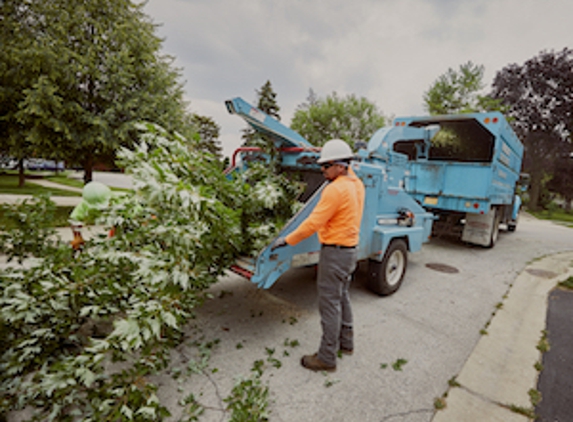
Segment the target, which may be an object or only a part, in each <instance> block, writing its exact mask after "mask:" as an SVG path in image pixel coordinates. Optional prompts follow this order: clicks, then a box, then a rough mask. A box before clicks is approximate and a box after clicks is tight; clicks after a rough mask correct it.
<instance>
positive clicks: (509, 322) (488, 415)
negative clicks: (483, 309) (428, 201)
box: [432, 252, 573, 422]
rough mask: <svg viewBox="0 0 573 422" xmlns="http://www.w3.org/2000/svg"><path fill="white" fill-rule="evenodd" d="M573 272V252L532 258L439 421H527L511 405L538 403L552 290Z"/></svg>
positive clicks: (525, 406) (439, 414)
mask: <svg viewBox="0 0 573 422" xmlns="http://www.w3.org/2000/svg"><path fill="white" fill-rule="evenodd" d="M569 276H573V253H572V252H566V253H560V254H556V255H552V256H548V257H544V258H542V259H540V260H536V261H534V262H532V263H530V264H529V265H528V266H527V267H526V268H525V269H524V271H523V272H521V274H520V275H519V276H518V277H517V278H516V280H515V282H514V283H513V285H512V286H511V288H510V290H509V292H508V294H507V296H506V299H505V300H504V302H503V303H502V304H501V305H500V309H499V310H498V311H497V312H495V314H494V316H493V317H492V320H491V321H490V324H489V326H488V327H486V328H485V329H486V331H487V334H486V335H484V336H482V337H481V339H480V340H479V342H478V344H477V346H476V347H475V349H474V350H473V352H472V354H471V356H470V357H469V359H468V360H467V361H466V363H465V365H464V367H463V368H462V371H461V372H460V374H459V376H458V377H457V378H456V382H457V383H458V384H459V387H452V388H451V389H450V390H449V392H448V396H447V398H446V403H447V405H446V408H445V409H443V410H439V411H437V412H436V414H435V416H434V418H433V419H432V421H433V422H474V421H478V420H479V421H488V422H498V421H499V422H513V421H515V422H525V421H528V420H529V418H528V417H526V416H524V415H521V414H519V413H516V412H514V411H512V410H510V406H515V407H518V408H520V409H532V408H533V406H532V404H531V400H530V397H529V394H528V392H529V391H530V390H531V389H534V390H536V389H537V379H538V376H539V373H538V371H537V370H536V369H535V364H536V363H537V362H538V361H540V359H541V352H540V351H539V350H538V349H537V345H538V343H539V340H540V339H541V337H542V332H543V330H545V327H546V314H547V300H548V295H549V292H550V291H551V290H552V289H554V288H555V286H556V285H557V283H558V282H560V281H563V280H565V279H567V278H568V277H569Z"/></svg>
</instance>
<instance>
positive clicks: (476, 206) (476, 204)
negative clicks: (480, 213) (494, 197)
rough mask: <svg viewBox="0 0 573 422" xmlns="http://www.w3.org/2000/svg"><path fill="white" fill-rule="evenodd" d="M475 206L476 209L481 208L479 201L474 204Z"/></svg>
mask: <svg viewBox="0 0 573 422" xmlns="http://www.w3.org/2000/svg"><path fill="white" fill-rule="evenodd" d="M474 208H475V209H476V210H477V209H478V208H479V204H478V203H477V202H476V203H475V204H474Z"/></svg>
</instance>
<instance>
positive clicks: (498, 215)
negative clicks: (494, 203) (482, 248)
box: [487, 208, 501, 248]
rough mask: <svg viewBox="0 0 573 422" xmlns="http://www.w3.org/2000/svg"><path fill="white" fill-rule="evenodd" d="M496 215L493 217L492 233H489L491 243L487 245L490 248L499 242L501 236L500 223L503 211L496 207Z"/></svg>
mask: <svg viewBox="0 0 573 422" xmlns="http://www.w3.org/2000/svg"><path fill="white" fill-rule="evenodd" d="M494 212H495V216H494V217H493V224H492V226H491V233H490V235H489V244H488V245H487V247H488V248H493V247H494V246H495V244H496V242H497V238H498V237H499V223H500V220H501V213H500V212H499V209H497V208H494Z"/></svg>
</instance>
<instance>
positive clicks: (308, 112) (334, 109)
mask: <svg viewBox="0 0 573 422" xmlns="http://www.w3.org/2000/svg"><path fill="white" fill-rule="evenodd" d="M310 93H311V95H310V96H309V98H308V101H307V102H306V103H303V104H301V105H299V107H298V108H297V110H296V111H295V114H294V117H293V119H292V122H291V128H292V129H293V130H295V131H297V132H298V133H300V134H301V135H302V136H303V137H305V138H306V140H307V141H309V142H310V143H312V144H313V145H316V146H322V145H323V144H324V143H325V142H326V141H328V140H329V139H334V138H338V139H342V140H344V141H346V142H348V143H349V144H350V145H351V146H354V145H355V143H356V142H359V141H363V142H367V141H368V140H369V139H370V137H371V136H372V135H373V134H374V132H376V131H377V130H378V129H380V128H381V127H383V126H384V124H385V122H386V118H385V117H384V116H383V115H382V112H381V111H380V110H379V109H378V107H377V106H376V105H375V104H374V103H373V102H371V101H369V100H367V99H366V98H364V97H357V96H356V95H354V94H350V95H347V96H346V97H343V98H341V97H339V96H338V94H337V93H336V92H333V93H332V94H331V95H327V96H326V97H325V98H320V97H316V96H315V94H314V92H313V91H312V90H311V91H310Z"/></svg>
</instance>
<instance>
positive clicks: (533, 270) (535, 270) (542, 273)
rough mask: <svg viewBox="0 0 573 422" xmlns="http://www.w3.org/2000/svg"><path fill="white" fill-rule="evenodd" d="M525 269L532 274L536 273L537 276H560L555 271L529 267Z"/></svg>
mask: <svg viewBox="0 0 573 422" xmlns="http://www.w3.org/2000/svg"><path fill="white" fill-rule="evenodd" d="M525 271H527V272H528V273H529V274H531V275H534V276H535V277H543V278H553V277H557V276H558V274H557V273H554V272H553V271H547V270H540V269H538V268H528V269H527V270H525Z"/></svg>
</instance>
